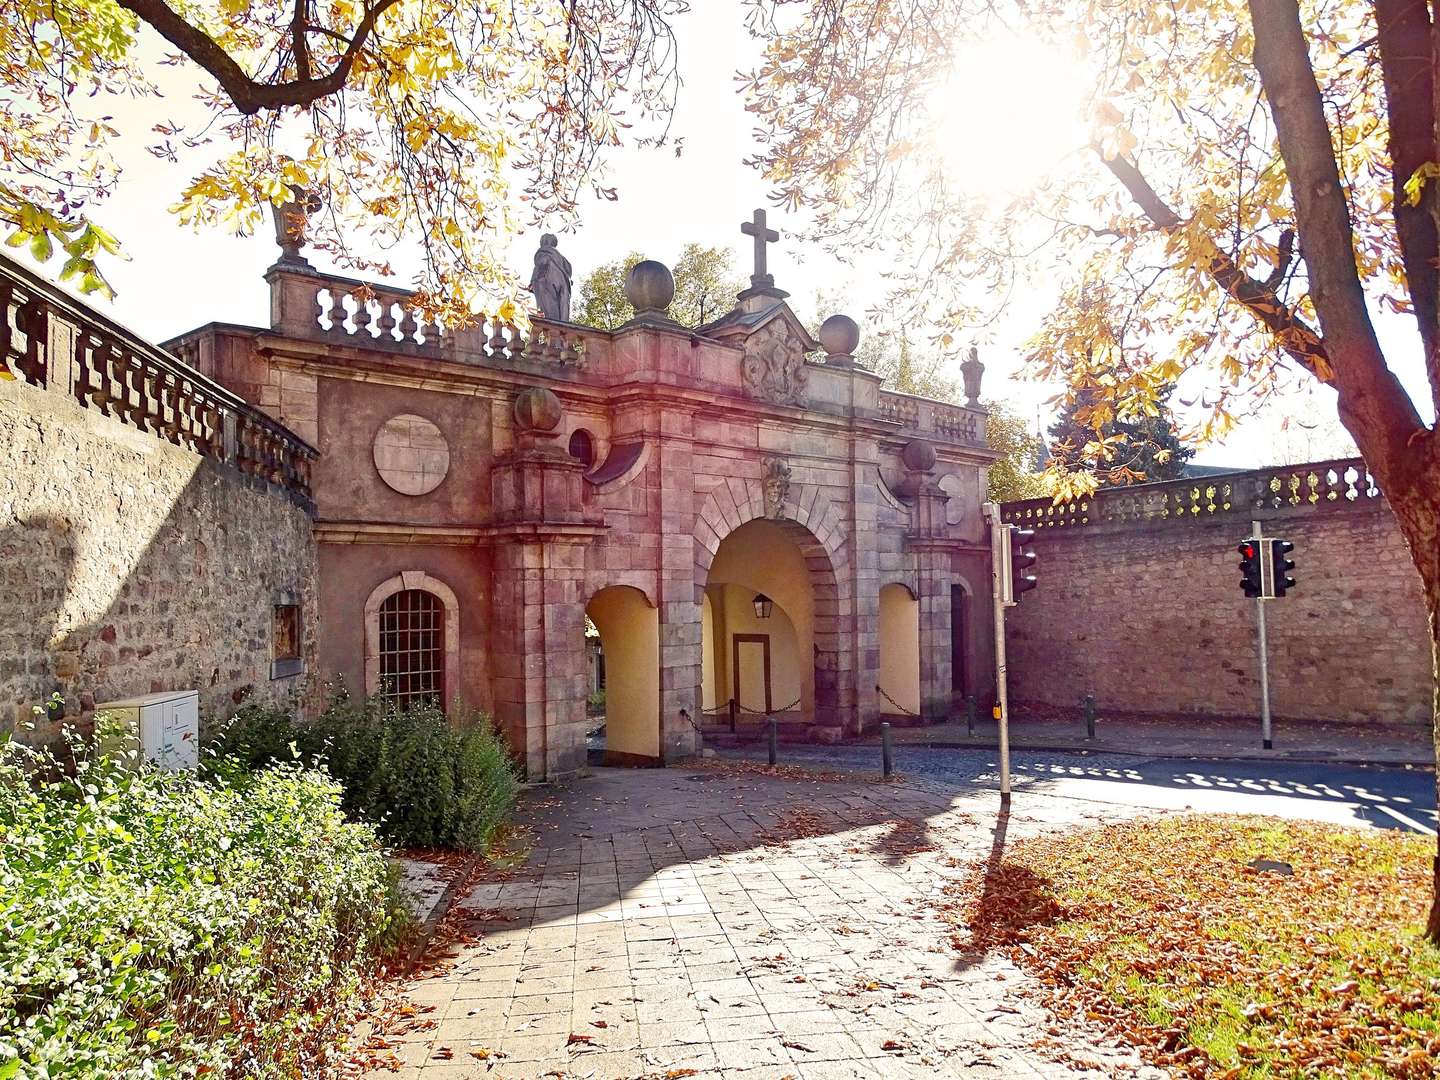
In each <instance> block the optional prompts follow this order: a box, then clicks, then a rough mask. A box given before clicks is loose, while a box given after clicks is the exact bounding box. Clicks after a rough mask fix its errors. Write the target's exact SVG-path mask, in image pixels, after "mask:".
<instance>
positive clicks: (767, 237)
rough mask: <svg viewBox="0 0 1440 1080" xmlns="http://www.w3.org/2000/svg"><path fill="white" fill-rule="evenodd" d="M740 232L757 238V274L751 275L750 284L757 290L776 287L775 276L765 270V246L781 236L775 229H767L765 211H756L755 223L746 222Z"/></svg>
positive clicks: (741, 226) (742, 223) (741, 225)
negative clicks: (768, 286)
mask: <svg viewBox="0 0 1440 1080" xmlns="http://www.w3.org/2000/svg"><path fill="white" fill-rule="evenodd" d="M740 231H741V232H742V233H744V234H745V235H746V236H753V237H754V238H755V272H754V273H753V274H751V275H750V284H751V285H752V286H754V287H755V288H761V287H763V286H767V285H774V284H775V278H774V276H773V275H771V274H769V273H766V270H765V245H766V244H767V243H773V242H775V241H776V240H779V239H780V234H779V233H778V232H776V231H775V230H774V229H767V228H766V227H765V211H764V210H756V211H755V220H754V221H744V222H741V224H740Z"/></svg>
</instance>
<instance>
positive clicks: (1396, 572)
mask: <svg viewBox="0 0 1440 1080" xmlns="http://www.w3.org/2000/svg"><path fill="white" fill-rule="evenodd" d="M1346 473H1348V474H1350V475H1351V477H1352V478H1353V479H1352V480H1350V481H1346V480H1345V474H1346ZM1327 476H1328V477H1329V480H1328V481H1327V479H1326V478H1327ZM1311 477H1315V478H1316V482H1315V483H1314V484H1312V482H1311V480H1310V478H1311ZM1293 478H1299V479H1300V481H1301V483H1300V484H1299V485H1298V486H1297V487H1292V486H1291V480H1292V479H1293ZM1337 478H1338V479H1337ZM1276 480H1281V481H1283V482H1280V483H1278V484H1274V483H1272V482H1273V481H1276ZM1224 484H1225V485H1228V487H1227V488H1226V492H1225V493H1221V494H1220V497H1219V498H1214V497H1207V496H1206V493H1205V492H1206V487H1207V485H1206V483H1201V484H1200V485H1199V486H1198V487H1196V485H1194V484H1166V485H1154V487H1155V488H1161V489H1165V490H1164V491H1162V492H1159V493H1156V494H1152V495H1144V494H1140V493H1139V492H1138V490H1137V491H1132V492H1131V493H1130V494H1128V495H1124V496H1120V495H1116V496H1107V495H1102V496H1101V497H1100V498H1099V499H1097V500H1092V501H1091V504H1090V506H1089V507H1088V518H1089V519H1088V520H1087V521H1085V522H1083V523H1081V522H1079V521H1078V520H1077V515H1062V516H1061V518H1060V519H1059V520H1060V522H1061V523H1060V524H1058V525H1052V526H1051V527H1048V528H1047V527H1044V524H1045V522H1046V521H1050V522H1054V521H1056V520H1057V519H1056V518H1055V517H1054V516H1049V517H1047V513H1046V511H1045V510H1044V509H1043V508H1039V507H1035V506H1034V504H1011V505H1009V506H1007V507H1006V508H1005V509H1006V516H1007V519H1008V520H1017V519H1018V520H1019V523H1020V524H1022V525H1024V524H1030V525H1034V524H1037V523H1038V524H1040V525H1041V528H1040V529H1039V532H1038V536H1037V541H1036V544H1035V551H1036V552H1037V553H1038V554H1039V556H1040V561H1039V564H1038V567H1037V573H1038V576H1039V578H1040V587H1039V588H1038V589H1036V590H1035V591H1033V592H1030V593H1027V594H1026V595H1025V597H1024V599H1023V601H1022V602H1021V604H1020V605H1019V606H1018V607H1016V608H1012V609H1011V610H1010V611H1009V613H1008V615H1007V618H1006V628H1007V652H1008V662H1009V678H1010V694H1011V699H1012V701H1015V702H1016V703H1019V704H1032V705H1048V706H1067V707H1073V706H1075V705H1077V704H1078V703H1079V701H1080V699H1081V698H1082V697H1083V695H1085V694H1086V693H1087V692H1088V693H1093V694H1094V695H1095V699H1096V702H1097V704H1098V705H1099V707H1100V709H1101V710H1102V711H1103V710H1107V709H1108V710H1113V711H1132V712H1144V713H1195V714H1211V715H1237V716H1255V715H1258V712H1259V700H1260V698H1259V693H1260V690H1259V668H1258V654H1257V650H1256V632H1255V622H1256V616H1255V601H1254V600H1249V599H1246V598H1245V597H1244V595H1243V594H1242V592H1241V590H1240V584H1239V582H1240V571H1239V569H1238V564H1239V560H1240V556H1239V555H1238V554H1237V553H1236V551H1235V548H1236V545H1237V544H1238V543H1239V542H1240V541H1241V540H1243V539H1245V538H1246V537H1247V536H1249V535H1250V533H1251V528H1250V523H1251V518H1252V517H1256V518H1259V519H1260V520H1261V521H1262V522H1263V527H1264V531H1265V534H1266V535H1269V536H1281V537H1284V538H1286V539H1288V540H1290V541H1291V542H1292V543H1294V545H1295V551H1294V553H1293V554H1292V556H1291V557H1292V558H1293V559H1294V560H1295V562H1296V570H1295V571H1294V577H1295V578H1296V580H1297V581H1298V586H1297V587H1296V588H1295V589H1293V590H1291V591H1290V592H1289V593H1288V594H1287V595H1286V596H1285V597H1283V598H1281V599H1278V600H1273V601H1266V620H1267V629H1268V636H1269V643H1270V683H1271V702H1272V709H1273V712H1274V715H1275V716H1276V717H1278V718H1293V719H1303V720H1333V721H1367V722H1380V723H1412V722H1413V723H1424V722H1427V721H1428V717H1429V710H1430V693H1431V690H1430V679H1431V674H1430V657H1429V648H1428V638H1427V631H1426V625H1425V609H1424V603H1423V599H1422V595H1421V589H1420V578H1419V575H1418V574H1417V573H1416V570H1415V567H1414V565H1413V564H1412V563H1411V560H1410V555H1409V552H1408V551H1407V549H1406V547H1405V544H1404V542H1403V540H1402V539H1401V537H1400V533H1399V531H1398V529H1397V528H1396V526H1395V523H1394V519H1393V517H1392V515H1391V513H1390V510H1389V508H1388V506H1387V505H1386V503H1385V501H1384V499H1383V498H1381V497H1379V496H1378V493H1375V492H1374V491H1373V488H1369V487H1368V484H1367V482H1366V479H1365V477H1364V473H1363V468H1359V467H1358V463H1340V464H1339V467H1338V468H1337V467H1334V466H1320V465H1317V466H1297V467H1293V468H1291V469H1289V470H1268V471H1257V472H1256V473H1253V474H1242V475H1241V476H1239V477H1237V478H1235V479H1233V480H1230V481H1226V482H1224ZM1147 486H1148V485H1147ZM1210 486H1211V487H1212V488H1213V486H1214V485H1213V484H1211V485H1210ZM1222 486H1223V485H1222ZM1312 489H1313V490H1312ZM1256 490H1259V491H1260V492H1261V493H1262V496H1261V497H1260V498H1257V497H1256V496H1255V491H1256ZM1196 491H1198V492H1199V493H1200V497H1199V498H1198V499H1196V498H1193V497H1192V492H1196ZM1332 493H1334V494H1335V497H1334V498H1332V497H1331V495H1332ZM1312 494H1313V495H1314V496H1315V497H1314V498H1312V497H1311V496H1312ZM1117 500H1124V505H1122V506H1118V507H1117V506H1116V502H1117ZM1257 502H1263V503H1265V504H1266V505H1261V506H1257V505H1256V503H1257ZM1277 503H1278V504H1279V505H1276V504H1277ZM1021 507H1029V508H1030V509H1031V510H1032V511H1033V513H1032V514H1031V515H1030V516H1029V519H1028V520H1027V519H1026V515H1025V514H1023V513H1021V512H1018V509H1017V508H1021ZM1177 511H1178V512H1177ZM1162 514H1163V516H1162Z"/></svg>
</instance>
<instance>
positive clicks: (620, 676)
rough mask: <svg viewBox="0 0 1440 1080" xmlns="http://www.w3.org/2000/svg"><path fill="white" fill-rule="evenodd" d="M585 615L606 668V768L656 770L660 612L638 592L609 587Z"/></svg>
mask: <svg viewBox="0 0 1440 1080" xmlns="http://www.w3.org/2000/svg"><path fill="white" fill-rule="evenodd" d="M585 614H586V616H587V617H588V618H589V619H590V621H591V622H592V623H594V624H595V629H596V630H598V631H599V632H600V650H601V653H602V654H603V655H604V663H605V669H604V670H605V764H607V765H657V764H659V763H660V762H661V750H660V745H661V742H660V727H661V724H660V612H659V611H658V610H657V609H656V608H655V607H654V605H652V604H651V603H650V601H649V600H648V599H647V598H646V596H645V594H644V593H643V592H641V591H640V590H639V589H636V588H632V587H630V586H628V585H609V586H606V587H605V588H603V589H601V590H600V591H599V592H597V593H596V594H595V595H594V596H593V597H591V598H590V603H589V604H587V605H586V606H585Z"/></svg>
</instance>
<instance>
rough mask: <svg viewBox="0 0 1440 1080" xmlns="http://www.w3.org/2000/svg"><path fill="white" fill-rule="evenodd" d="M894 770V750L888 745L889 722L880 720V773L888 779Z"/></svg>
mask: <svg viewBox="0 0 1440 1080" xmlns="http://www.w3.org/2000/svg"><path fill="white" fill-rule="evenodd" d="M894 772H895V750H894V748H893V747H892V746H891V745H890V724H889V723H888V722H887V721H884V720H882V721H881V722H880V775H881V776H883V777H885V779H886V780H889V779H890V777H891V776H892V775H893V774H894Z"/></svg>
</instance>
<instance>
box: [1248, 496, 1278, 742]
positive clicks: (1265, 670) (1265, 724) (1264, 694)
mask: <svg viewBox="0 0 1440 1080" xmlns="http://www.w3.org/2000/svg"><path fill="white" fill-rule="evenodd" d="M1250 529H1251V535H1252V536H1254V537H1255V539H1257V540H1259V539H1260V535H1261V534H1260V522H1258V521H1251V522H1250ZM1260 554H1261V557H1262V562H1261V565H1260V580H1262V581H1263V580H1265V575H1266V574H1267V573H1269V572H1270V568H1269V567H1267V566H1265V565H1264V562H1263V557H1264V554H1265V545H1264V544H1261V545H1260ZM1255 629H1256V632H1257V634H1258V636H1259V639H1260V742H1261V745H1262V746H1264V748H1265V749H1266V750H1271V749H1274V743H1273V742H1272V741H1271V739H1270V648H1269V644H1268V643H1267V642H1266V640H1265V600H1264V598H1263V597H1259V596H1257V597H1256V598H1255Z"/></svg>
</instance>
